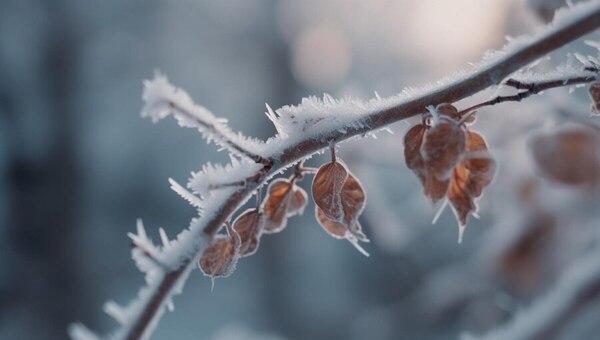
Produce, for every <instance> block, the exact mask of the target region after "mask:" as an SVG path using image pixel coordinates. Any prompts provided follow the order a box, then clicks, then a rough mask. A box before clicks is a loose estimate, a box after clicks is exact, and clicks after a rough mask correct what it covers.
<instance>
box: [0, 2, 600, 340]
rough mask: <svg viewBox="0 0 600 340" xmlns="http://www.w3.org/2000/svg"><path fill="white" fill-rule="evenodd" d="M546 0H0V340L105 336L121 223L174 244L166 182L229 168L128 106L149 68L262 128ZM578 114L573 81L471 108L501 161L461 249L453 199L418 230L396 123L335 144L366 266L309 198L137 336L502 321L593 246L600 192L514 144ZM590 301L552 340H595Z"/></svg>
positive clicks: (289, 334)
mask: <svg viewBox="0 0 600 340" xmlns="http://www.w3.org/2000/svg"><path fill="white" fill-rule="evenodd" d="M562 4H563V2H562V1H543V0H539V1H523V0H486V1H481V0H453V1H435V0H420V1H409V0H369V1H360V0H353V1H345V0H223V1H211V2H209V1H200V0H181V1H165V0H144V1H141V0H131V1H116V0H106V1H89V0H88V1H75V0H55V1H45V0H0V339H64V338H66V337H67V334H66V327H67V325H68V324H69V323H71V322H73V321H82V322H84V323H85V324H86V325H88V326H89V327H90V328H92V329H94V330H98V331H99V332H108V331H110V330H112V329H113V328H114V327H115V326H116V324H115V322H114V321H113V320H112V319H110V318H109V317H108V316H107V315H105V314H104V313H103V312H102V305H103V303H104V302H105V301H107V300H109V299H114V300H115V301H117V302H119V303H121V304H125V303H127V302H128V301H129V300H130V299H132V298H133V297H134V296H135V294H136V293H137V289H138V287H140V286H141V285H142V284H143V280H144V279H143V275H142V274H141V273H139V272H138V270H137V269H136V268H135V266H134V264H133V262H132V261H131V257H130V250H131V248H130V247H131V244H130V241H129V239H128V238H127V236H126V234H127V233H128V232H132V231H134V229H135V220H136V218H138V217H141V218H143V220H144V222H145V224H146V226H147V229H148V232H149V233H150V234H151V235H154V238H155V239H158V233H157V230H158V228H159V227H163V228H164V229H165V230H166V231H167V233H168V234H169V235H170V236H171V237H173V236H175V235H176V234H177V233H178V232H179V231H181V230H182V229H183V228H185V227H187V226H188V223H189V220H190V219H191V218H192V217H194V214H195V209H193V208H192V207H190V206H188V205H187V203H186V202H185V201H183V200H182V199H180V198H179V197H178V196H177V195H176V194H175V193H173V192H172V191H171V190H170V189H169V185H168V182H167V179H168V178H169V177H172V178H174V179H175V180H177V181H178V182H180V183H185V182H186V181H187V177H188V176H189V173H190V171H195V170H197V169H199V168H200V167H201V166H202V164H204V163H206V162H208V161H211V162H217V163H219V162H222V163H225V162H227V161H228V157H227V154H226V153H225V152H217V151H216V149H215V147H214V145H210V146H208V145H206V143H205V142H204V141H203V140H202V139H201V138H200V136H199V135H198V134H197V132H196V131H194V130H192V129H181V128H179V127H177V125H176V123H175V122H174V120H172V119H168V120H165V121H164V122H161V123H160V124H157V125H153V124H152V123H151V122H150V121H149V120H142V119H141V118H140V117H139V112H140V109H141V107H142V102H141V93H142V81H143V80H144V79H147V78H151V77H152V75H153V72H154V71H155V70H157V69H158V70H160V71H162V72H163V73H165V74H166V75H167V76H168V77H169V79H170V80H171V82H172V83H173V84H175V85H177V86H180V87H181V88H183V89H185V90H186V91H188V92H189V93H190V95H191V96H192V98H193V99H194V100H195V101H196V102H197V103H199V104H201V105H204V106H206V107H207V108H208V109H209V110H211V111H213V112H214V113H215V114H216V115H218V116H221V117H225V118H228V119H229V120H230V123H231V126H232V128H233V129H234V130H240V131H242V132H243V133H245V134H247V135H250V136H256V137H259V138H262V139H266V138H268V137H270V136H272V135H273V134H274V133H275V129H274V128H273V126H272V125H271V123H270V122H269V121H268V120H267V118H266V117H265V116H264V114H263V113H264V111H265V102H267V103H268V104H269V105H270V106H271V107H273V108H277V107H280V106H283V105H286V104H295V103H299V102H300V100H301V98H302V97H304V96H307V95H311V94H317V95H321V94H322V93H323V92H327V93H330V94H332V95H333V96H334V97H340V96H345V95H350V96H354V97H358V98H362V99H368V98H371V97H373V96H374V92H375V91H376V92H377V93H378V94H379V95H381V96H387V95H392V94H395V93H398V92H400V91H401V90H402V89H403V88H404V87H406V86H416V87H418V86H421V85H424V84H426V83H428V82H431V81H435V80H436V79H438V78H440V77H442V76H445V75H449V74H451V73H452V72H453V71H456V70H459V69H462V68H466V67H468V63H469V62H475V61H477V60H479V59H480V58H481V56H482V55H483V53H484V52H485V51H486V50H487V49H496V48H500V47H501V46H502V45H503V44H504V43H505V42H506V38H505V37H506V36H516V35H520V34H523V33H531V32H533V31H534V29H535V27H537V26H539V25H542V24H543V23H544V22H545V21H547V20H549V19H550V18H551V17H552V13H553V10H554V8H556V7H559V6H561V5H562ZM599 37H600V36H599V35H598V34H597V33H596V34H593V35H590V36H588V39H596V40H598V38H599ZM567 52H581V53H584V54H586V53H587V54H594V55H595V54H596V51H595V50H594V49H592V48H591V47H589V46H586V45H584V44H583V43H582V42H581V41H579V42H576V43H573V44H571V45H569V46H568V47H567V48H566V49H561V50H559V51H557V52H556V53H554V54H553V56H552V59H551V60H546V61H545V62H544V63H543V65H540V66H539V68H540V69H542V70H543V69H544V68H547V69H549V68H551V67H552V65H554V64H557V63H559V62H561V61H564V60H565V57H566V54H567ZM492 94H493V93H492V92H490V93H487V94H486V93H484V94H482V95H480V96H479V97H477V98H472V99H469V100H467V101H466V102H465V103H461V104H459V106H461V107H462V106H463V105H467V104H469V103H474V102H476V101H480V100H482V99H487V98H488V97H489V96H490V95H492ZM572 116H576V117H581V118H586V119H587V118H588V117H589V102H588V99H587V96H586V94H585V91H583V90H577V91H575V92H574V93H572V94H570V93H569V91H568V89H557V90H553V91H548V92H547V93H545V94H544V95H541V96H537V97H534V98H533V97H532V98H530V99H528V100H527V101H526V102H523V103H520V104H511V103H508V104H505V105H502V106H498V107H494V108H489V109H484V110H482V112H481V117H480V119H479V121H478V122H477V123H476V124H475V125H474V126H473V129H474V130H477V131H480V132H482V133H483V134H484V135H485V136H486V137H487V140H488V144H489V146H490V151H491V152H492V154H493V155H494V156H495V157H496V159H497V160H498V162H499V164H500V169H499V171H498V173H497V175H496V179H495V183H494V184H492V185H491V187H490V188H488V189H487V190H486V191H484V196H483V199H481V200H480V201H479V203H480V206H481V207H480V208H481V209H480V215H481V219H480V220H476V219H471V222H470V225H469V228H468V229H467V231H466V235H465V239H464V241H463V243H462V244H461V245H458V244H457V242H456V239H457V225H456V221H455V219H454V217H453V216H452V213H451V212H450V210H447V211H445V212H444V213H443V214H442V216H441V218H440V220H439V221H438V223H437V224H435V225H432V224H431V220H432V218H433V216H434V215H435V212H436V209H435V208H432V207H431V206H430V205H429V204H428V203H427V201H426V200H425V198H423V197H422V195H421V188H420V184H419V182H418V180H417V178H416V177H415V176H414V175H413V174H412V173H411V172H410V171H409V170H408V169H407V168H406V166H405V164H404V160H403V148H402V142H401V141H402V136H403V134H404V132H405V131H406V130H407V128H408V126H409V125H408V124H407V123H403V122H401V123H397V124H395V125H393V126H392V130H393V132H394V134H393V135H391V134H380V135H379V138H378V139H377V140H372V139H363V140H360V141H354V142H350V143H345V144H343V146H342V148H341V158H342V159H344V160H345V161H346V163H347V164H348V166H349V168H350V169H351V170H352V171H353V172H354V173H355V174H356V175H357V177H358V178H360V179H361V180H362V182H363V184H364V186H365V188H366V191H367V193H368V203H367V208H366V212H365V213H364V214H363V219H362V221H361V222H362V223H363V226H364V229H365V232H366V234H367V235H368V236H369V237H370V238H371V240H372V242H371V243H370V244H368V245H367V246H366V249H367V251H369V252H370V253H371V257H370V258H366V257H364V256H362V255H361V254H359V253H358V252H357V251H356V250H355V249H354V248H353V247H352V246H351V245H350V244H348V243H347V242H344V241H338V240H335V239H332V238H331V237H329V236H328V235H327V234H326V233H325V232H324V231H323V230H322V229H321V228H320V227H319V225H318V224H317V223H316V222H315V221H314V217H313V214H312V211H313V208H312V206H309V207H308V208H307V210H306V213H305V214H304V216H302V217H299V218H294V219H292V220H291V221H290V223H289V225H288V227H287V229H286V230H285V231H284V232H283V233H280V234H277V235H273V236H269V237H266V238H265V239H264V240H263V241H262V243H261V247H260V249H259V251H258V253H257V254H255V255H254V256H252V257H250V258H247V259H244V260H242V261H241V262H240V263H239V264H238V269H237V271H236V272H235V274H234V275H233V276H231V277H230V278H228V279H223V280H217V282H216V285H215V288H214V291H212V292H211V282H210V279H208V278H206V277H203V276H202V275H201V274H200V272H199V271H195V272H193V273H192V275H191V277H190V279H189V280H188V282H187V284H186V287H185V291H184V293H183V295H181V296H178V297H177V298H176V299H175V305H176V309H175V312H174V313H167V314H166V315H165V316H164V317H163V319H162V321H161V323H160V325H159V326H158V328H157V330H156V332H155V335H154V336H153V339H213V340H217V339H218V340H222V339H371V340H379V339H381V340H384V339H457V338H458V337H459V336H460V335H461V334H464V333H471V334H480V333H484V332H487V331H489V330H490V329H494V328H496V327H499V326H500V325H502V324H503V323H504V322H505V321H507V320H509V319H510V318H511V317H512V316H514V314H515V312H516V311H518V310H520V309H522V308H523V307H524V306H527V305H528V304H529V303H530V302H531V301H532V300H534V299H535V298H536V297H538V296H540V294H542V293H543V292H545V291H546V290H547V289H548V287H550V286H551V285H552V283H553V282H555V281H556V278H557V277H558V276H559V275H560V273H561V272H562V271H563V270H564V269H565V268H566V267H568V266H569V265H570V264H572V263H574V262H576V261H577V258H578V257H579V256H580V255H581V254H582V253H583V252H585V250H586V249H587V248H589V247H590V246H591V245H592V244H593V243H594V242H595V240H596V239H597V236H598V231H599V228H598V217H599V216H598V215H599V214H600V211H598V208H597V207H598V203H599V202H600V198H599V195H598V192H597V190H591V189H590V188H583V189H582V188H570V187H564V186H561V185H557V184H553V183H550V182H548V181H544V180H543V179H540V178H539V176H537V175H536V172H535V169H534V167H533V165H532V163H531V161H530V156H529V154H528V150H527V147H526V145H527V135H528V132H529V131H531V130H534V129H536V128H539V127H542V126H544V125H548V124H556V122H560V121H561V120H564V119H565V117H572ZM410 123H412V121H411V122H410ZM373 150H376V152H373ZM324 159H325V158H322V157H316V158H314V159H313V160H311V162H310V163H309V164H310V165H314V166H316V165H318V164H320V162H323V161H324ZM309 182H310V181H308V180H305V181H304V182H303V183H302V185H303V186H305V188H306V187H308V184H309ZM592 306H593V307H591V308H587V309H585V310H583V311H582V312H581V316H580V317H578V318H577V322H576V323H573V324H571V325H570V326H569V327H566V328H565V329H564V330H563V331H562V333H561V334H560V337H561V338H565V339H590V338H592V337H593V335H594V334H596V335H597V334H600V333H599V332H600V324H599V323H598V322H597V320H598V318H599V317H600V310H599V307H600V305H598V304H597V303H596V304H595V305H592Z"/></svg>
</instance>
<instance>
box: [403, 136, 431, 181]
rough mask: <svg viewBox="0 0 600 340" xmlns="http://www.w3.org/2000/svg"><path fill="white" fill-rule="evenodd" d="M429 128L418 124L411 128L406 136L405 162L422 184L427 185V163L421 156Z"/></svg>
mask: <svg viewBox="0 0 600 340" xmlns="http://www.w3.org/2000/svg"><path fill="white" fill-rule="evenodd" d="M426 129H427V127H426V126H425V125H423V124H417V125H415V126H413V127H412V128H410V130H408V131H407V132H406V135H404V161H405V162H406V166H407V167H408V168H409V169H410V170H412V172H414V173H415V175H417V177H419V179H420V180H421V183H422V184H423V185H425V176H426V172H425V161H424V160H423V156H421V144H423V137H424V136H425V130H426Z"/></svg>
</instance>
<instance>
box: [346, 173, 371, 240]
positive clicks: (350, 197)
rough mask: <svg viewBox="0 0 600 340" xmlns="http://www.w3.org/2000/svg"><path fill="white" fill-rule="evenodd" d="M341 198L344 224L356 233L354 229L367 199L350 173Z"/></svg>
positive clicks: (360, 186)
mask: <svg viewBox="0 0 600 340" xmlns="http://www.w3.org/2000/svg"><path fill="white" fill-rule="evenodd" d="M340 197H341V202H342V210H343V211H344V217H343V219H342V222H343V223H344V224H345V225H346V226H347V227H348V230H350V232H352V233H354V227H355V225H356V224H357V222H358V216H359V215H360V214H361V213H362V211H363V210H364V208H365V204H366V199H367V197H366V195H365V191H364V189H363V187H362V185H361V184H360V182H359V181H358V179H357V178H356V177H354V175H352V174H351V173H350V172H348V177H346V181H345V182H344V186H343V187H342V192H341V194H340Z"/></svg>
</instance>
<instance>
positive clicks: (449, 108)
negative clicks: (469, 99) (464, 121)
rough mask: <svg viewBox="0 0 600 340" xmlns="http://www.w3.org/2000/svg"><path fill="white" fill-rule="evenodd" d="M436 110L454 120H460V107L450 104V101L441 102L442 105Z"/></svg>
mask: <svg viewBox="0 0 600 340" xmlns="http://www.w3.org/2000/svg"><path fill="white" fill-rule="evenodd" d="M435 110H436V111H437V112H438V113H439V114H441V115H444V116H448V117H450V118H452V119H454V120H460V115H459V114H458V109H457V108H456V107H455V106H454V105H452V104H448V103H443V104H440V105H438V106H436V108H435Z"/></svg>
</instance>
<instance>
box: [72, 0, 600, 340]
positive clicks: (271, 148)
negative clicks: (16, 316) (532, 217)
mask: <svg viewBox="0 0 600 340" xmlns="http://www.w3.org/2000/svg"><path fill="white" fill-rule="evenodd" d="M557 14H558V15H557V16H556V17H555V18H556V19H555V21H554V22H553V24H552V25H550V26H548V27H547V29H546V30H544V31H542V32H541V33H538V34H536V35H535V36H532V37H524V38H520V39H517V40H514V41H513V42H511V43H510V44H508V45H507V46H506V47H505V48H504V49H503V50H502V51H500V52H499V53H497V54H496V55H495V56H493V57H492V58H487V59H485V60H484V61H483V62H481V63H480V64H478V65H477V66H475V67H474V68H473V69H472V70H470V71H469V72H463V73H462V74H460V75H458V76H457V77H455V78H454V79H444V80H442V81H440V82H438V84H437V85H436V86H433V87H432V86H429V87H428V88H427V89H424V90H421V91H405V92H404V94H401V95H397V96H394V97H390V98H384V99H381V98H375V99H372V100H370V101H368V102H361V101H356V100H352V99H344V100H340V101H336V100H334V99H333V98H331V97H328V96H325V97H324V99H323V101H320V100H318V99H315V98H308V99H305V100H304V101H303V103H302V104H301V105H299V106H297V107H289V106H286V107H283V108H281V109H279V110H277V112H273V111H272V110H270V109H269V112H268V116H269V118H270V119H271V120H272V121H273V122H274V123H275V125H276V127H277V130H278V136H277V137H275V138H273V139H271V140H269V141H267V142H266V143H258V142H255V141H248V140H247V139H245V138H242V137H240V136H239V135H235V134H233V133H230V131H229V130H228V128H224V127H223V126H221V125H219V126H220V127H223V129H221V128H220V129H218V131H217V132H216V134H217V135H216V136H214V134H215V132H214V131H208V132H209V133H211V134H212V136H209V137H213V138H215V139H216V141H217V142H219V143H220V144H222V145H223V146H224V147H227V148H228V149H230V150H232V152H236V153H242V154H243V155H244V156H248V155H246V150H248V154H249V155H250V157H249V158H251V159H252V160H253V161H255V162H256V161H258V157H261V160H260V162H261V163H262V164H263V166H262V167H261V168H260V169H259V170H258V171H257V170H256V167H253V166H252V165H253V164H254V165H256V163H250V162H245V163H244V162H243V161H241V162H240V163H239V164H237V165H232V166H231V167H230V169H228V170H226V174H227V175H228V176H227V182H235V181H236V180H237V181H242V180H244V179H246V178H248V177H250V176H251V175H252V174H253V173H254V174H257V178H256V180H255V181H252V182H247V183H246V185H245V186H243V187H241V188H236V187H231V188H223V189H221V190H219V191H214V192H210V193H208V194H209V195H211V199H210V200H207V201H206V206H204V207H203V208H204V215H203V216H202V217H200V218H198V219H194V220H192V223H191V225H190V228H189V229H187V230H184V231H183V232H182V233H181V234H180V235H179V236H178V242H172V245H171V247H169V249H167V250H165V251H166V252H167V253H166V254H164V255H163V257H164V258H168V259H170V262H168V263H169V264H168V265H169V267H168V268H169V269H168V270H160V271H158V272H157V274H156V275H154V276H153V279H152V280H149V283H148V286H147V287H144V288H142V290H141V291H140V293H139V294H138V299H136V300H134V302H133V303H132V304H131V305H130V307H128V308H127V310H128V312H129V314H128V315H127V318H126V320H127V322H123V323H122V325H121V327H120V328H119V329H118V330H117V331H116V332H115V333H113V334H112V335H111V336H112V337H111V338H113V339H147V338H148V337H149V336H150V334H151V333H152V330H153V328H154V326H155V325H156V324H157V323H158V319H159V318H160V316H161V315H162V313H163V312H164V308H165V306H166V305H167V303H168V301H170V300H171V298H172V297H173V295H175V294H177V293H179V291H180V290H181V288H182V287H183V284H184V283H185V280H186V279H187V276H188V274H189V273H190V271H191V269H192V268H193V267H194V265H195V261H196V259H197V258H198V256H199V254H201V252H202V251H203V249H204V247H205V245H206V244H207V242H208V241H210V239H212V237H213V236H214V235H215V233H217V232H218V230H219V229H220V228H221V226H222V225H223V223H224V222H225V221H226V220H228V219H229V218H230V217H231V215H232V214H233V213H234V212H235V211H236V210H237V209H238V208H239V207H240V206H241V205H242V204H244V203H245V202H246V201H247V200H248V199H249V198H250V197H251V196H252V195H253V194H254V193H255V192H256V190H257V189H258V188H260V187H261V186H262V185H264V184H265V183H266V182H267V181H268V180H269V179H270V178H272V177H274V176H275V175H277V174H279V173H280V172H281V171H283V170H285V169H286V168H288V167H290V166H292V165H293V164H295V163H297V162H298V161H300V160H302V159H304V158H307V157H309V156H311V155H313V154H314V153H316V152H319V151H321V150H323V149H325V148H328V147H329V146H330V145H332V144H335V143H339V142H342V141H344V140H347V139H349V138H352V137H354V136H361V135H365V134H369V133H374V132H376V131H377V130H379V129H382V128H384V127H385V126H386V125H389V124H391V123H394V122H397V121H400V120H403V119H406V118H409V117H412V116H415V115H418V114H420V113H423V112H425V111H426V107H427V106H429V105H437V104H441V103H453V102H456V101H458V100H461V99H463V98H466V97H469V96H472V95H474V94H476V93H478V92H480V91H482V90H484V89H486V88H488V87H490V86H492V85H496V84H499V83H501V82H502V80H503V79H505V78H506V77H508V76H509V75H511V74H512V73H513V72H515V71H517V70H519V69H521V68H523V67H524V66H526V65H528V64H530V63H531V62H534V61H535V60H537V59H538V58H540V57H542V56H544V55H545V54H547V53H549V52H551V51H553V50H555V49H557V48H559V47H561V46H563V45H565V44H567V43H569V42H571V41H573V40H575V39H577V38H579V37H581V36H583V35H584V34H586V33H589V32H591V31H593V30H594V29H596V28H597V27H599V26H600V2H599V1H594V2H589V3H585V4H579V5H576V6H574V7H573V8H571V9H570V10H568V11H563V12H562V13H557ZM158 80H159V81H162V80H161V78H159V79H158ZM165 84H167V85H169V86H170V84H168V83H166V79H164V82H163V85H165ZM147 86H148V83H147ZM164 89H165V88H164V87H163V90H164ZM173 89H174V88H173V87H167V88H166V90H167V92H168V93H169V94H170V95H172V96H175V97H171V98H173V100H171V101H172V102H173V103H174V104H177V105H179V104H181V103H183V104H185V105H184V107H185V108H190V107H191V108H194V107H196V106H194V105H193V103H192V102H191V99H189V97H188V96H187V95H186V94H185V93H183V94H181V93H179V94H178V93H173V92H172V91H173ZM154 95H156V96H158V98H161V97H160V96H162V95H163V94H161V92H160V91H159V92H158V93H154V94H153V96H150V97H151V98H147V96H146V92H145V95H144V98H145V99H146V100H147V102H146V103H147V105H146V108H145V110H144V114H145V115H149V116H151V117H152V118H153V119H155V120H158V119H160V118H163V117H164V116H166V115H167V114H168V112H167V113H165V110H168V109H169V108H172V107H171V106H170V105H167V106H165V103H164V102H162V104H160V105H161V106H160V107H159V109H160V110H158V111H156V107H152V105H150V106H149V104H152V103H157V100H156V98H157V97H154ZM179 100H181V101H179ZM202 109H203V108H202ZM203 117H207V119H205V121H208V122H214V120H213V118H214V116H212V114H210V115H203ZM176 118H177V119H178V120H179V122H180V124H182V125H184V126H189V125H190V122H189V119H187V118H189V117H185V116H183V117H182V116H179V117H178V116H176ZM193 123H194V124H196V125H193V126H195V127H197V125H198V122H193ZM209 130H210V129H209ZM223 131H225V132H224V133H222V132H223ZM227 139H229V140H230V141H234V143H235V144H236V145H239V146H240V148H242V146H244V147H243V150H240V148H238V147H235V146H233V145H232V144H231V143H229V142H228V141H227ZM240 141H241V142H240ZM246 145H250V146H252V148H253V149H252V150H259V152H250V151H249V150H250V148H248V147H246ZM259 154H260V155H262V156H258V155H259ZM263 161H264V162H265V163H263ZM70 334H71V336H72V337H74V338H84V337H85V338H86V339H92V338H93V333H91V332H90V331H88V330H87V329H86V328H84V327H83V326H81V325H75V326H72V327H71V328H70Z"/></svg>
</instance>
